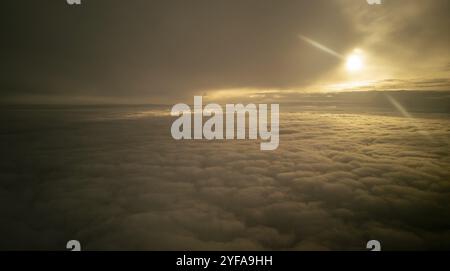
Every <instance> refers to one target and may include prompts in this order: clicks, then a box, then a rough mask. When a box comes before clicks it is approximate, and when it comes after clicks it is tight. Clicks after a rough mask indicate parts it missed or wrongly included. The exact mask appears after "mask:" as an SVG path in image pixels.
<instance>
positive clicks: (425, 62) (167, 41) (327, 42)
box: [0, 0, 450, 103]
mask: <svg viewBox="0 0 450 271" xmlns="http://www.w3.org/2000/svg"><path fill="white" fill-rule="evenodd" d="M449 5H450V1H448V0H442V1H441V0H432V1H423V0H409V1H402V0H397V1H394V0H383V4H382V5H368V4H367V2H366V1H365V0H353V1H330V0H315V1H299V0H297V1H261V0H254V1H253V0H251V1H248V0H245V1H212V0H208V1H206V0H205V1H144V0H134V1H123V0H122V1H118V0H108V1H106V0H104V1H99V0H96V1H89V0H83V1H82V5H80V6H70V5H67V4H66V1H64V0H59V1H55V0H51V1H50V0H48V1H25V0H15V1H3V2H2V3H1V8H0V10H1V11H0V12H1V16H0V20H1V24H0V25H1V26H0V27H1V31H2V43H1V45H0V46H1V59H2V61H1V63H2V64H1V75H0V77H1V80H0V92H1V96H2V100H3V101H25V102H68V103H77V102H105V103H107V102H123V103H127V102H141V103H145V102H153V103H173V102H177V101H179V100H182V99H192V95H194V94H205V93H207V94H208V95H212V94H214V93H215V91H218V90H220V91H221V93H227V91H225V92H224V90H233V91H234V93H236V92H237V93H243V94H244V95H246V92H245V91H243V90H244V89H247V90H248V89H250V90H255V91H272V90H273V91H281V92H283V91H286V92H289V91H294V92H297V91H299V92H304V91H323V90H343V89H355V90H360V89H362V90H368V89H382V90H384V89H416V90H427V89H433V90H448V89H450V88H449V86H450V79H449V78H450V76H449V75H450V54H449V50H448V48H449V45H450V44H449V43H450V42H449V25H450V18H449V17H448V10H449ZM301 36H303V37H307V38H308V39H311V40H313V41H315V42H317V43H319V44H321V45H323V46H325V47H327V48H329V49H331V50H333V51H334V52H336V53H337V54H339V55H340V56H341V57H337V56H335V55H332V54H329V53H326V52H325V51H323V50H320V49H318V48H317V46H316V47H315V46H312V45H311V43H308V42H305V41H304V40H303V39H301V38H300V37H301ZM355 49H358V52H359V53H360V54H361V56H362V58H361V59H362V61H363V66H362V69H360V70H358V72H349V71H348V70H346V69H345V64H346V58H347V57H348V56H349V55H351V54H352V52H354V50H355ZM241 90H242V91H241ZM225 95H226V94H225Z"/></svg>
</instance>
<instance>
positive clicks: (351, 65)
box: [346, 53, 363, 72]
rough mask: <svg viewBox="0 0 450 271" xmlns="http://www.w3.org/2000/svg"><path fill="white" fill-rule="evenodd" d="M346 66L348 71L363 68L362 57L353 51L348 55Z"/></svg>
mask: <svg viewBox="0 0 450 271" xmlns="http://www.w3.org/2000/svg"><path fill="white" fill-rule="evenodd" d="M346 67H347V70H348V71H349V72H356V71H360V70H361V69H362V68H363V59H362V57H361V55H359V54H356V53H355V54H351V55H350V56H348V57H347V63H346Z"/></svg>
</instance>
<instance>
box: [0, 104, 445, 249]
mask: <svg viewBox="0 0 450 271" xmlns="http://www.w3.org/2000/svg"><path fill="white" fill-rule="evenodd" d="M147 110H148V109H147ZM30 112H32V114H30ZM142 112H145V109H142V110H141V109H137V108H101V109H98V108H97V109H95V110H93V109H89V108H84V109H80V108H78V109H72V110H67V109H66V110H55V109H53V110H48V109H47V110H34V111H27V110H25V111H17V110H16V111H4V113H3V114H2V118H6V119H8V120H13V119H14V120H15V122H14V123H15V124H10V125H9V126H8V129H7V130H6V131H3V132H2V133H1V138H2V140H1V142H2V143H1V144H2V149H3V150H5V151H4V152H2V159H1V171H0V172H1V176H0V179H1V180H2V181H1V183H0V184H1V186H0V238H1V242H0V248H2V249H25V248H26V249H64V248H65V243H66V242H67V240H71V239H77V240H80V241H81V243H82V245H83V248H85V249H151V250H152V249H168V250H173V249H183V250H199V249H239V250H242V249H257V250H259V249H283V250H285V249H288V250H290V249H293V250H311V249H313V250H349V249H352V250H353V249H354V250H363V249H365V243H366V242H367V241H368V240H371V239H377V240H380V241H381V243H382V246H383V249H449V248H450V208H449V206H450V183H449V180H450V174H449V168H450V159H449V156H448V153H449V151H450V145H449V143H450V141H449V139H450V131H449V130H448V127H449V124H450V123H449V119H448V118H445V117H444V118H439V117H436V116H433V115H428V116H425V117H421V118H415V119H409V118H402V117H397V116H392V115H387V114H385V115H368V114H355V113H352V114H349V113H337V112H335V113H330V112H319V111H310V112H302V113H283V114H282V115H281V135H280V136H281V138H280V147H279V149H278V150H277V151H274V152H262V151H260V150H259V143H258V142H255V141H222V142H221V141H212V142H207V141H181V142H176V141H174V140H173V139H171V137H170V122H171V118H169V117H164V116H159V115H158V114H148V113H147V114H145V113H142Z"/></svg>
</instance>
